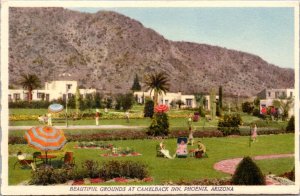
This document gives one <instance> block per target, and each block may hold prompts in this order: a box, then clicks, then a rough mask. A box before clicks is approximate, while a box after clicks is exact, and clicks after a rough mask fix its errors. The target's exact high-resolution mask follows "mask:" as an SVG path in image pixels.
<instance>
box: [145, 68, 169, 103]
mask: <svg viewBox="0 0 300 196" xmlns="http://www.w3.org/2000/svg"><path fill="white" fill-rule="evenodd" d="M144 83H145V86H146V90H147V91H148V90H150V94H151V93H152V91H154V100H153V101H154V105H155V106H156V105H157V102H158V95H161V94H162V93H165V94H166V92H167V91H169V87H170V84H169V78H168V75H167V74H166V73H164V72H159V73H157V72H154V73H151V74H148V75H146V76H145V81H144Z"/></svg>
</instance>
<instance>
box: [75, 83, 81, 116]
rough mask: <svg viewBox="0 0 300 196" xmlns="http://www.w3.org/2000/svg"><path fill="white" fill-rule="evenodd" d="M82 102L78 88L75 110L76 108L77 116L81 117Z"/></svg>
mask: <svg viewBox="0 0 300 196" xmlns="http://www.w3.org/2000/svg"><path fill="white" fill-rule="evenodd" d="M80 102H81V97H80V92H79V88H78V87H77V88H76V93H75V108H76V115H79V110H80Z"/></svg>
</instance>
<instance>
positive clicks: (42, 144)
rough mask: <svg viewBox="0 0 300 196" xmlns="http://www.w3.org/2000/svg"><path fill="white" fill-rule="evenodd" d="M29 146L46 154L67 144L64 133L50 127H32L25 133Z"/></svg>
mask: <svg viewBox="0 0 300 196" xmlns="http://www.w3.org/2000/svg"><path fill="white" fill-rule="evenodd" d="M25 139H26V140H27V142H28V144H29V146H31V147H33V148H36V149H39V150H42V151H45V152H46V162H47V152H48V151H53V150H59V149H61V148H62V147H63V146H64V145H65V144H66V142H67V140H66V138H65V135H64V132H63V131H62V130H60V129H57V128H55V127H50V126H44V127H43V126H41V127H32V128H31V129H29V130H28V131H26V133H25Z"/></svg>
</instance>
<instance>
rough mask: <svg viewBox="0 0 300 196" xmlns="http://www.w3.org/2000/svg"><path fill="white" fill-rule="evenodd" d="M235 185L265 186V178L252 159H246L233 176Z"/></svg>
mask: <svg viewBox="0 0 300 196" xmlns="http://www.w3.org/2000/svg"><path fill="white" fill-rule="evenodd" d="M232 184H234V185H265V184H266V181H265V177H264V175H263V174H262V172H261V170H260V169H259V167H258V166H257V165H256V164H255V163H254V162H253V160H252V159H251V158H250V157H244V158H243V160H242V161H241V162H240V163H239V164H238V166H237V169H236V171H235V172H234V174H233V176H232Z"/></svg>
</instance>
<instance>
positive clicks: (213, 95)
mask: <svg viewBox="0 0 300 196" xmlns="http://www.w3.org/2000/svg"><path fill="white" fill-rule="evenodd" d="M209 101H210V113H211V118H212V119H214V118H215V116H216V90H215V89H214V88H212V89H211V90H210V96H209Z"/></svg>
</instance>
